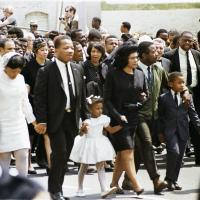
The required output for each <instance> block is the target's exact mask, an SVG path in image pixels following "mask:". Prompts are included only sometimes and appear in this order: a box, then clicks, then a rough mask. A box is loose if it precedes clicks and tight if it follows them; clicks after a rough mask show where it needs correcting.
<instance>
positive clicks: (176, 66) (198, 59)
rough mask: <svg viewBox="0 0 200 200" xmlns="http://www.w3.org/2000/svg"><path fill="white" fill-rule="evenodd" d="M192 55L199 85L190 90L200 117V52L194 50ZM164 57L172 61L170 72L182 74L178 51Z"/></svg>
mask: <svg viewBox="0 0 200 200" xmlns="http://www.w3.org/2000/svg"><path fill="white" fill-rule="evenodd" d="M191 52H192V55H193V57H194V60H195V63H196V66H197V75H198V84H197V87H195V88H189V90H190V91H191V93H193V100H194V105H195V109H196V111H197V113H198V114H199V116H200V99H199V96H200V52H199V51H197V50H194V49H191ZM163 57H165V58H167V59H169V60H170V61H171V67H170V68H171V69H170V72H174V71H178V72H180V61H179V53H178V49H174V50H171V51H169V52H167V53H165V54H164V55H163Z"/></svg>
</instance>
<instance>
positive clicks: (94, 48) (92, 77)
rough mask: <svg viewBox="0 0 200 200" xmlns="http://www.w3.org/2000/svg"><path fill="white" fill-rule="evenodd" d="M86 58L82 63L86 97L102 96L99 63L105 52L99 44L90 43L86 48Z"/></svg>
mask: <svg viewBox="0 0 200 200" xmlns="http://www.w3.org/2000/svg"><path fill="white" fill-rule="evenodd" d="M87 53H88V58H87V60H86V61H85V62H84V63H83V69H84V75H85V83H86V96H90V95H92V94H93V95H95V96H103V84H102V77H101V73H100V71H101V61H102V59H103V58H104V55H105V50H104V47H103V46H102V44H101V43H99V42H95V43H90V44H89V46H88V48H87Z"/></svg>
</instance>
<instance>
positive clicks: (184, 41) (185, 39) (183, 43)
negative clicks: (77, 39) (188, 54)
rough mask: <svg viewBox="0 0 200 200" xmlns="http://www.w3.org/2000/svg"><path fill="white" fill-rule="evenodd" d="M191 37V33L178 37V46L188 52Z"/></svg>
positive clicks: (191, 44)
mask: <svg viewBox="0 0 200 200" xmlns="http://www.w3.org/2000/svg"><path fill="white" fill-rule="evenodd" d="M193 41H194V40H193V35H192V34H191V33H185V34H183V35H182V37H180V40H179V46H180V47H181V48H182V49H183V50H185V51H188V50H189V49H191V48H192V46H193Z"/></svg>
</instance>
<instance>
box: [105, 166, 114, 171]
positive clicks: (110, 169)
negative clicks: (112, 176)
mask: <svg viewBox="0 0 200 200" xmlns="http://www.w3.org/2000/svg"><path fill="white" fill-rule="evenodd" d="M105 172H113V168H111V167H105Z"/></svg>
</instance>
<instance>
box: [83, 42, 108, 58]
mask: <svg viewBox="0 0 200 200" xmlns="http://www.w3.org/2000/svg"><path fill="white" fill-rule="evenodd" d="M92 48H95V49H97V50H98V51H100V52H101V58H100V61H101V60H102V59H103V58H104V55H105V49H104V47H103V45H102V44H101V43H99V42H91V43H90V44H89V46H88V48H87V54H88V60H91V51H92Z"/></svg>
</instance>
